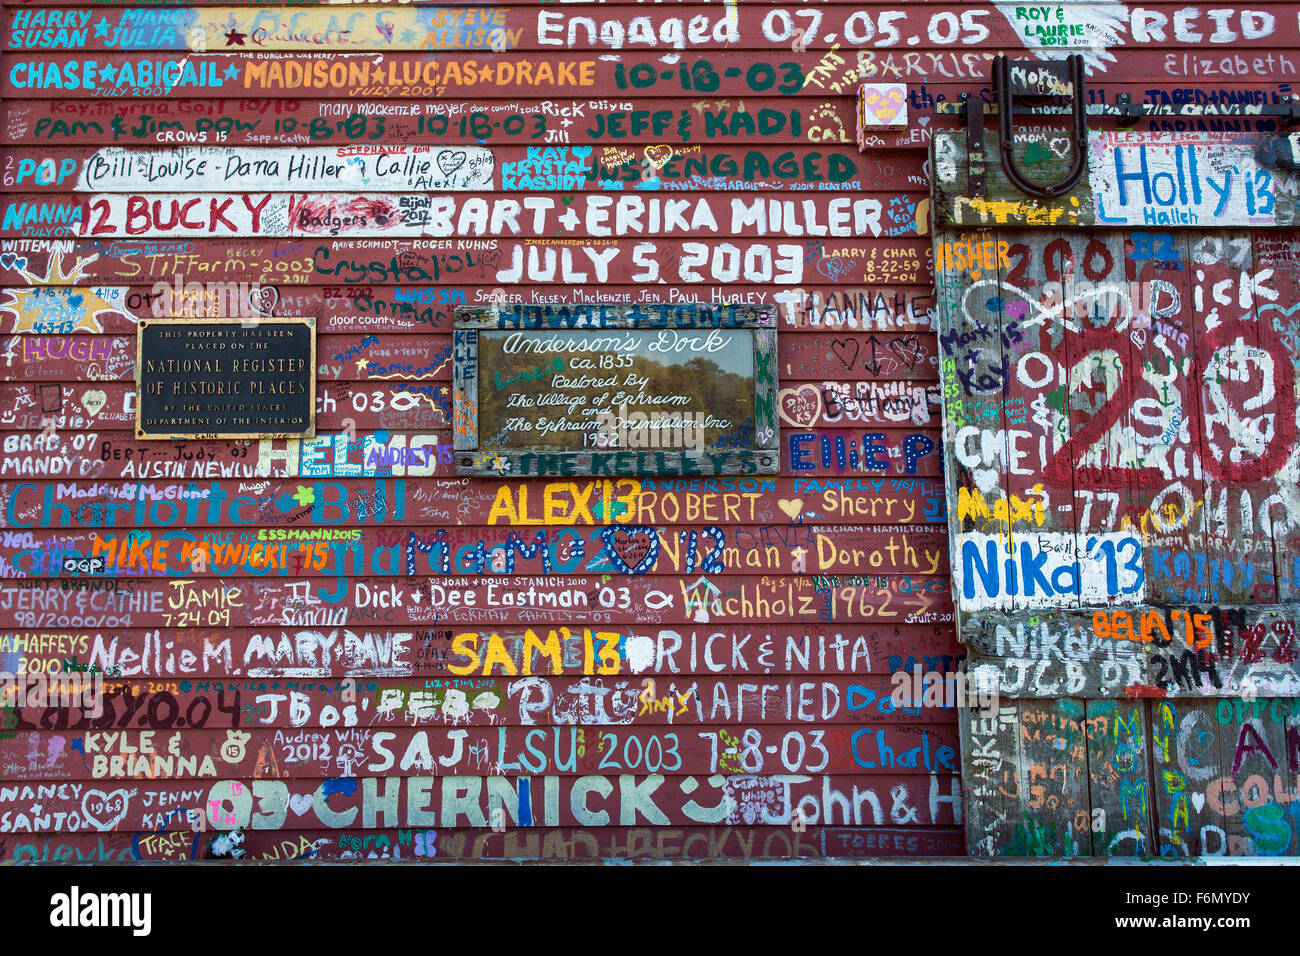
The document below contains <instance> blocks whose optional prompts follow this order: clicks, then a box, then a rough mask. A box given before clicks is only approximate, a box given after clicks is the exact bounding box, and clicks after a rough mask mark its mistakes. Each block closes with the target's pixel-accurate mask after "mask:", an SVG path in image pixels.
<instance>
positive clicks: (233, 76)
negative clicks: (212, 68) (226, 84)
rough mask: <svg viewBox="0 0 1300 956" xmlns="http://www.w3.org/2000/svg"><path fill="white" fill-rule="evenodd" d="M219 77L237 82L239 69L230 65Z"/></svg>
mask: <svg viewBox="0 0 1300 956" xmlns="http://www.w3.org/2000/svg"><path fill="white" fill-rule="evenodd" d="M221 75H222V76H224V77H225V78H226V79H228V80H231V81H234V80H237V79H239V67H237V66H235V64H233V63H232V64H230V66H228V67H226V72H225V73H223V74H221Z"/></svg>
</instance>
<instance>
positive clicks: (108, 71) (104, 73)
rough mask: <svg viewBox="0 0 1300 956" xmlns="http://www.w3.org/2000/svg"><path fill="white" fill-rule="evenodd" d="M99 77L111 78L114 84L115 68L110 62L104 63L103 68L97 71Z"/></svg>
mask: <svg viewBox="0 0 1300 956" xmlns="http://www.w3.org/2000/svg"><path fill="white" fill-rule="evenodd" d="M99 78H100V79H101V80H112V81H113V82H114V84H116V83H117V69H116V68H115V67H114V66H113V65H112V64H111V63H108V64H105V65H104V68H103V69H102V70H100V71H99Z"/></svg>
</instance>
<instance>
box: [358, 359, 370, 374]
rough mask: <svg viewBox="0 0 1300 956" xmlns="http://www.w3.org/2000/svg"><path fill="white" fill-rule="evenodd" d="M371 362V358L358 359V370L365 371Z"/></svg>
mask: <svg viewBox="0 0 1300 956" xmlns="http://www.w3.org/2000/svg"><path fill="white" fill-rule="evenodd" d="M369 364H370V360H369V359H363V358H360V359H357V371H358V372H364V371H365V370H366V366H367V365H369Z"/></svg>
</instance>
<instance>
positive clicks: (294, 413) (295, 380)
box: [135, 318, 316, 439]
mask: <svg viewBox="0 0 1300 956" xmlns="http://www.w3.org/2000/svg"><path fill="white" fill-rule="evenodd" d="M135 359H136V366H135V368H136V371H135V377H136V413H135V434H136V438H143V439H177V438H182V439H208V438H314V437H315V435H316V320H315V319H312V318H307V319H273V318H267V319H258V320H256V321H249V320H247V319H245V320H242V321H241V320H238V319H231V320H222V319H217V320H215V321H214V320H211V319H193V318H189V319H141V320H140V327H139V330H138V332H137V339H136V355H135Z"/></svg>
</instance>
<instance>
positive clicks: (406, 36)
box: [402, 30, 415, 43]
mask: <svg viewBox="0 0 1300 956" xmlns="http://www.w3.org/2000/svg"><path fill="white" fill-rule="evenodd" d="M414 39H415V31H414V30H403V31H402V42H403V43H410V42H411V41H412V40H414Z"/></svg>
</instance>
